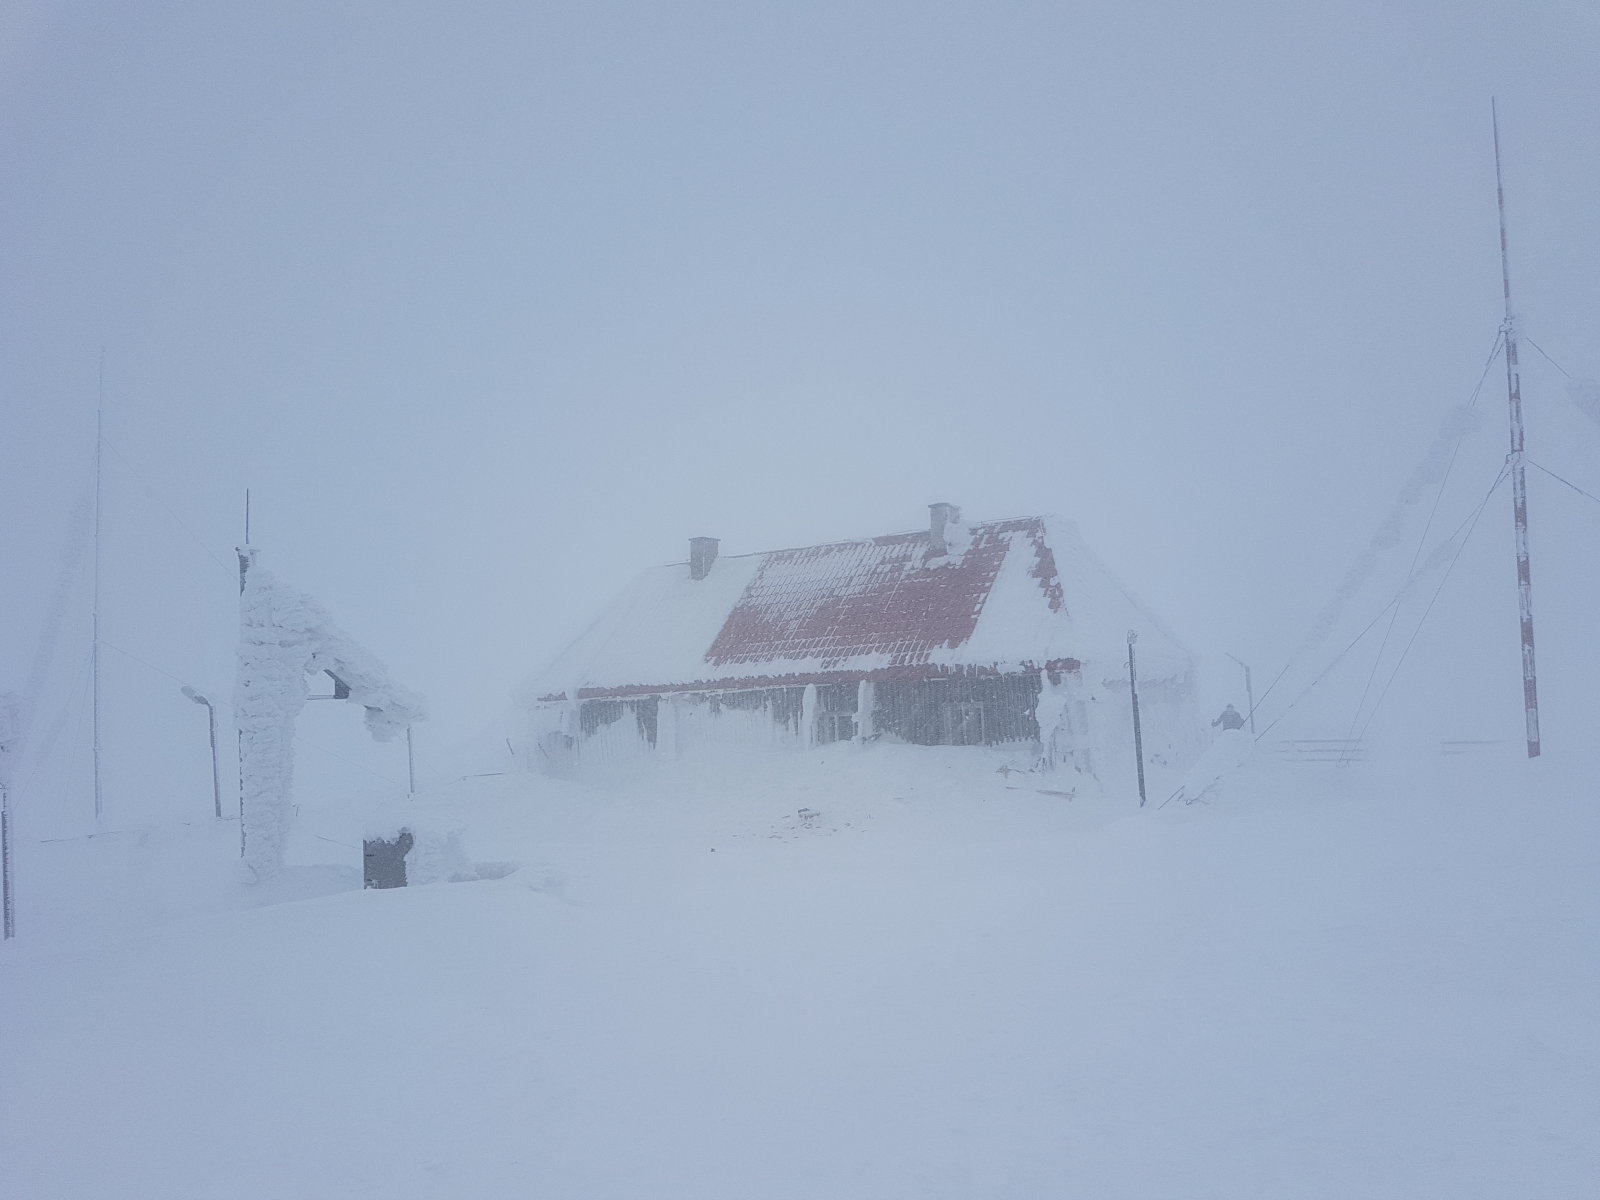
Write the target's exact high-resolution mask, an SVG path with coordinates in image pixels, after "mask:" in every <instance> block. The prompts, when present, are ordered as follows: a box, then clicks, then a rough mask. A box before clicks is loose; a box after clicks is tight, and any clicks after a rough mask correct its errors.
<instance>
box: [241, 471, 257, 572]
mask: <svg viewBox="0 0 1600 1200" xmlns="http://www.w3.org/2000/svg"><path fill="white" fill-rule="evenodd" d="M238 551H239V594H240V595H241V596H242V595H244V577H245V576H246V575H248V574H249V573H250V564H251V563H252V562H254V561H255V551H254V550H253V549H251V546H250V489H249V488H245V490H244V544H243V545H241V546H239V547H238Z"/></svg>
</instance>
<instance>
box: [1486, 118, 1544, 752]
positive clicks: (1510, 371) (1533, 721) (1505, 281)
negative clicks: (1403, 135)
mask: <svg viewBox="0 0 1600 1200" xmlns="http://www.w3.org/2000/svg"><path fill="white" fill-rule="evenodd" d="M1489 111H1490V114H1491V117H1492V120H1493V123H1494V187H1495V199H1496V202H1497V203H1498V205H1499V208H1500V280H1501V284H1502V286H1503V288H1504V290H1505V301H1506V319H1505V324H1504V325H1503V326H1502V327H1501V329H1502V332H1503V333H1504V334H1505V339H1506V396H1507V399H1508V401H1509V403H1510V407H1511V453H1510V454H1509V455H1507V457H1506V462H1507V464H1508V465H1509V466H1510V467H1511V508H1512V515H1513V517H1514V519H1515V522H1516V530H1517V611H1518V613H1519V615H1520V616H1521V618H1522V703H1523V710H1524V712H1525V714H1526V717H1527V726H1528V757H1529V758H1537V757H1539V677H1538V672H1537V670H1536V669H1535V667H1534V659H1533V572H1532V568H1531V567H1530V565H1529V561H1528V477H1527V472H1526V469H1525V468H1524V466H1523V462H1522V373H1521V371H1520V369H1519V368H1518V366H1517V328H1516V318H1515V316H1514V315H1513V313H1512V309H1511V258H1510V255H1509V254H1508V253H1507V251H1506V188H1505V180H1504V176H1503V174H1502V172H1501V169H1500V111H1499V106H1498V105H1496V104H1495V102H1494V101H1493V100H1492V99H1491V100H1490V102H1489Z"/></svg>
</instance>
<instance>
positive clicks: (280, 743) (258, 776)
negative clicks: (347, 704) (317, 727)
mask: <svg viewBox="0 0 1600 1200" xmlns="http://www.w3.org/2000/svg"><path fill="white" fill-rule="evenodd" d="M239 607H240V630H239V665H238V666H239V674H238V682H237V685H236V688H235V692H234V713H235V716H236V718H237V720H238V724H239V787H240V811H241V815H242V817H243V821H244V859H245V863H246V865H248V866H249V867H250V869H251V871H252V872H253V873H254V874H255V876H256V878H258V879H265V878H268V877H270V876H272V875H274V874H276V873H277V872H278V871H279V869H281V868H282V866H283V855H284V847H285V845H286V843H287V840H288V833H289V818H290V812H291V795H292V792H291V785H292V782H293V778H294V721H295V717H296V716H298V715H299V713H300V710H301V709H302V708H303V707H305V702H306V699H307V697H308V696H309V695H310V683H309V677H310V676H312V675H316V674H319V673H321V672H323V671H327V672H329V673H330V674H332V675H334V676H335V677H337V679H338V680H339V681H340V682H341V683H343V684H344V685H345V686H347V687H348V688H349V689H350V695H349V697H348V698H349V700H350V701H351V702H352V703H354V704H359V705H361V706H362V707H363V708H365V709H366V724H367V729H368V730H369V731H370V732H371V734H372V736H373V737H374V738H375V739H377V740H378V741H380V742H383V741H389V740H390V739H392V738H394V737H396V736H398V735H399V734H401V733H403V732H405V729H406V726H408V725H410V724H411V723H412V722H413V721H419V720H421V719H422V718H423V716H424V715H425V712H424V708H423V703H422V699H421V698H420V697H419V696H417V695H415V694H414V693H412V692H409V691H407V690H406V689H404V688H402V687H400V686H398V685H397V684H396V683H395V682H394V681H393V680H392V679H390V677H389V672H388V670H387V669H386V668H385V667H384V665H383V664H382V663H380V662H379V661H378V660H377V659H375V658H374V657H372V655H370V654H369V653H367V651H366V650H364V649H362V648H361V647H360V646H359V645H357V644H356V643H355V642H354V641H352V640H351V638H350V637H349V635H348V634H346V633H345V632H344V631H343V630H341V629H340V628H339V627H338V626H336V625H334V624H333V622H332V621H331V620H329V619H328V614H327V613H326V612H324V611H323V609H322V606H321V605H319V604H318V603H317V602H316V601H315V600H313V599H311V598H310V597H309V596H307V595H305V594H304V593H302V592H297V591H295V590H294V589H293V588H290V587H287V586H285V585H284V584H282V583H280V582H279V581H278V580H277V579H276V578H274V577H273V575H272V574H271V573H270V572H267V571H263V570H261V569H260V568H252V569H251V570H250V572H249V574H248V575H247V576H246V577H245V585H244V591H243V593H242V594H241V595H240V597H239Z"/></svg>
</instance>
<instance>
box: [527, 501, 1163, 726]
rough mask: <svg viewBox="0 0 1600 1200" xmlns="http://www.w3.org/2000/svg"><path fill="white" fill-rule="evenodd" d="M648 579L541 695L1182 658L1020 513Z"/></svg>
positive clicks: (1076, 542) (546, 680)
mask: <svg viewBox="0 0 1600 1200" xmlns="http://www.w3.org/2000/svg"><path fill="white" fill-rule="evenodd" d="M934 549H935V548H934V546H933V544H932V539H931V538H930V535H929V533H928V531H926V530H922V531H919V532H915V533H896V534H889V535H887V536H884V537H876V538H868V539H866V540H863V541H852V542H833V543H829V544H826V545H821V546H807V547H803V548H799V549H789V550H772V551H766V552H764V553H759V554H745V555H737V556H729V557H724V558H720V559H718V560H717V561H716V562H715V563H714V564H713V565H712V567H711V570H710V572H709V573H708V574H707V575H706V577H705V578H703V579H693V578H691V577H690V571H689V567H688V565H687V564H685V563H674V564H671V565H668V566H662V567H655V568H652V569H651V570H649V571H646V572H645V573H644V574H643V575H642V576H641V577H640V578H639V579H638V580H637V581H636V582H635V584H634V586H633V587H632V588H631V589H630V591H629V592H628V593H627V594H626V595H625V596H623V597H622V599H621V600H619V601H618V603H617V604H616V605H614V606H613V607H612V609H611V610H610V611H609V612H607V613H606V614H605V615H604V616H603V617H602V618H601V619H600V620H599V621H597V622H596V623H595V624H594V626H592V627H591V628H590V629H589V630H588V631H587V632H586V633H585V634H583V635H582V636H581V637H580V638H579V639H578V640H577V641H576V642H575V643H573V645H572V646H570V647H569V648H568V649H567V650H566V651H565V652H563V653H562V654H561V655H560V656H559V657H558V658H557V660H556V661H555V662H554V663H553V664H552V665H551V666H550V667H549V668H548V669H546V670H544V671H542V672H540V673H539V675H538V677H537V678H536V679H535V680H534V681H533V682H532V687H531V692H532V694H533V695H534V696H535V697H536V698H539V699H561V698H568V697H572V696H574V695H576V696H578V697H580V698H588V697H601V696H625V695H641V694H648V693H652V692H670V691H692V690H698V689H703V688H713V687H721V688H727V687H759V686H775V685H778V684H801V683H813V682H830V681H833V680H840V681H843V680H846V679H856V678H861V677H863V676H866V677H871V678H877V679H895V678H905V679H912V678H927V677H930V676H935V675H941V674H948V673H954V672H959V671H963V670H1016V669H1021V668H1039V667H1044V666H1046V665H1061V666H1077V665H1079V664H1082V665H1083V666H1084V667H1085V669H1086V670H1087V671H1089V672H1092V673H1093V674H1095V675H1097V676H1101V677H1104V678H1107V679H1109V678H1113V677H1116V676H1118V675H1119V674H1120V673H1121V672H1122V671H1124V670H1125V668H1126V661H1127V649H1126V646H1127V633H1128V630H1130V629H1134V630H1138V632H1139V635H1140V640H1139V662H1140V673H1141V675H1149V676H1152V677H1162V676H1173V675H1179V674H1182V673H1184V672H1185V671H1187V670H1188V669H1189V665H1190V656H1189V652H1188V651H1187V650H1186V649H1185V648H1184V647H1183V646H1182V644H1181V643H1179V642H1178V640H1177V639H1176V638H1175V637H1173V636H1172V634H1171V633H1169V632H1168V631H1167V630H1166V629H1165V627H1163V626H1162V625H1161V624H1160V623H1159V622H1158V621H1156V620H1155V618H1153V617H1152V616H1151V615H1150V614H1149V613H1148V612H1147V611H1146V610H1144V609H1143V608H1142V607H1141V606H1140V605H1139V604H1138V603H1137V602H1136V601H1134V600H1133V599H1132V598H1131V597H1130V596H1129V595H1128V594H1127V592H1126V591H1125V590H1124V589H1123V588H1122V587H1121V585H1120V584H1118V583H1117V582H1116V580H1114V579H1113V578H1112V577H1111V576H1110V574H1109V573H1108V572H1107V571H1106V570H1105V568H1104V567H1103V566H1101V564H1100V563H1099V561H1098V560H1096V559H1095V557H1094V556H1093V555H1092V554H1091V553H1090V552H1089V550H1088V548H1087V547H1086V546H1085V545H1084V544H1083V541H1082V539H1081V538H1080V537H1079V536H1078V533H1077V531H1076V529H1075V528H1074V527H1073V526H1072V525H1071V524H1070V523H1069V522H1064V521H1060V520H1059V519H1056V518H1046V517H1019V518H1014V519H1011V520H1006V521H991V522H988V523H983V524H974V525H972V526H969V527H965V528H962V529H960V530H958V531H956V532H954V533H953V534H952V535H951V537H950V539H949V549H950V552H949V553H947V554H942V555H940V554H935V553H934Z"/></svg>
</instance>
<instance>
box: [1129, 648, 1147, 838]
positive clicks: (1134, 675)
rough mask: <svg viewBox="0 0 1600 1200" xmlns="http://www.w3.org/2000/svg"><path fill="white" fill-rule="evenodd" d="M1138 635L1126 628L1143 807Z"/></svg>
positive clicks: (1134, 733)
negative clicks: (1135, 652) (1135, 646)
mask: <svg viewBox="0 0 1600 1200" xmlns="http://www.w3.org/2000/svg"><path fill="white" fill-rule="evenodd" d="M1138 640H1139V635H1138V634H1137V633H1135V632H1134V631H1133V630H1131V629H1130V630H1128V693H1129V695H1131V696H1132V697H1133V757H1134V761H1135V762H1137V763H1138V764H1139V807H1140V808H1143V807H1144V734H1143V733H1142V732H1141V731H1140V729H1139V670H1138V668H1137V667H1135V666H1134V659H1133V644H1134V643H1135V642H1136V641H1138Z"/></svg>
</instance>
